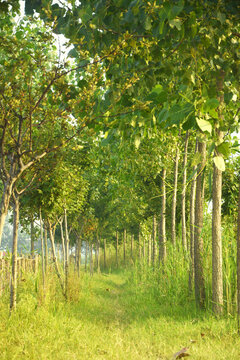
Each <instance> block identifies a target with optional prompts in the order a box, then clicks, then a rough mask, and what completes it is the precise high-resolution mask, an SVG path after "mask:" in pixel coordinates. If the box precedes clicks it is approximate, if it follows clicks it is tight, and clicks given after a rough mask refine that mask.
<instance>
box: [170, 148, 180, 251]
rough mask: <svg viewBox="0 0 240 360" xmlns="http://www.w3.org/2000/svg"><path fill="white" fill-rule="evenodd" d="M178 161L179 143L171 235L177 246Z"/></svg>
mask: <svg viewBox="0 0 240 360" xmlns="http://www.w3.org/2000/svg"><path fill="white" fill-rule="evenodd" d="M178 162H179V148H178V145H177V149H176V157H175V164H174V185H173V198H172V224H171V235H172V243H173V246H174V247H175V246H176V207H177V185H178Z"/></svg>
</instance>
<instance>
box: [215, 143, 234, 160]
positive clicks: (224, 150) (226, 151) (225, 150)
mask: <svg viewBox="0 0 240 360" xmlns="http://www.w3.org/2000/svg"><path fill="white" fill-rule="evenodd" d="M217 151H218V152H220V153H221V154H223V155H224V156H225V157H226V158H228V157H229V156H230V154H231V149H230V144H229V143H227V142H223V143H221V144H220V145H218V147H217Z"/></svg>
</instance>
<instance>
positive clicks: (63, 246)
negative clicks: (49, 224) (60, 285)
mask: <svg viewBox="0 0 240 360" xmlns="http://www.w3.org/2000/svg"><path fill="white" fill-rule="evenodd" d="M59 224H60V231H61V241H62V255H63V260H62V262H63V272H64V273H65V262H66V244H65V239H64V234H63V219H61V220H60V222H59Z"/></svg>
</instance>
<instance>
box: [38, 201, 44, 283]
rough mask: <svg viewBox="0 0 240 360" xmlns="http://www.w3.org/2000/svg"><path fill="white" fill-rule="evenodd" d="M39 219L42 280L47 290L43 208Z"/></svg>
mask: <svg viewBox="0 0 240 360" xmlns="http://www.w3.org/2000/svg"><path fill="white" fill-rule="evenodd" d="M39 219H40V237H41V251H42V280H43V288H44V289H45V261H44V240H43V222H42V211H41V208H40V210H39Z"/></svg>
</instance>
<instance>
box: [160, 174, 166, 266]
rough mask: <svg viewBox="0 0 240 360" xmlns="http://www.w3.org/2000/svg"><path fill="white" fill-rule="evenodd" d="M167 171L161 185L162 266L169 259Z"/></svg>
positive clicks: (163, 175)
mask: <svg viewBox="0 0 240 360" xmlns="http://www.w3.org/2000/svg"><path fill="white" fill-rule="evenodd" d="M165 182H166V169H165V168H164V169H163V170H162V184H161V193H162V196H161V198H162V206H161V216H160V224H159V262H161V263H162V264H164V263H165V261H166V258H167V247H166V185H165Z"/></svg>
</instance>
